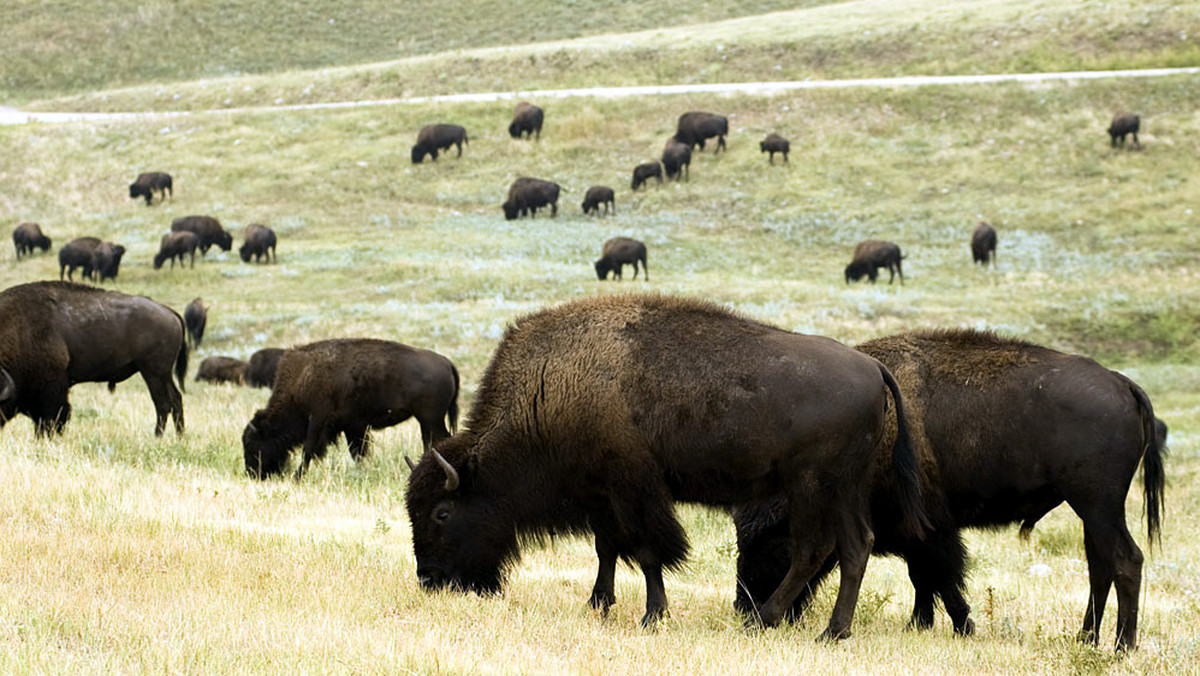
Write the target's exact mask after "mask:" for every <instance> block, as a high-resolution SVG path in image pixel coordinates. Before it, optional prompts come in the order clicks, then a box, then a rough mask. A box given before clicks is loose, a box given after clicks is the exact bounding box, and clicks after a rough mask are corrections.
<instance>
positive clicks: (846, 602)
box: [820, 505, 875, 641]
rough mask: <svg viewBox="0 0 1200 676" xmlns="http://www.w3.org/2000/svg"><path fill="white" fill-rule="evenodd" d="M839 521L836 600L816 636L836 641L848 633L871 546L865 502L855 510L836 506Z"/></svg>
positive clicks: (873, 540) (872, 540) (873, 539)
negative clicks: (828, 616) (860, 507)
mask: <svg viewBox="0 0 1200 676" xmlns="http://www.w3.org/2000/svg"><path fill="white" fill-rule="evenodd" d="M838 511H839V512H840V514H839V517H840V519H839V520H840V522H841V523H840V524H839V529H838V531H839V532H838V534H837V556H838V560H839V563H840V565H841V584H840V585H838V595H837V601H836V602H835V603H834V605H833V615H831V616H830V618H829V626H828V627H826V628H825V631H823V632H821V636H820V640H823V641H836V640H840V639H843V638H849V636H850V623H851V622H852V621H853V620H854V609H855V607H856V606H857V605H858V590H859V588H860V587H861V586H862V580H863V575H864V573H866V570H867V560H868V559H870V558H871V547H872V546H873V545H874V543H875V534H874V533H872V532H871V526H870V524H869V523H867V519H866V514H867V509H866V506H865V505H863V509H862V510H861V511H858V512H853V511H849V510H846V509H845V508H843V509H840V510H838Z"/></svg>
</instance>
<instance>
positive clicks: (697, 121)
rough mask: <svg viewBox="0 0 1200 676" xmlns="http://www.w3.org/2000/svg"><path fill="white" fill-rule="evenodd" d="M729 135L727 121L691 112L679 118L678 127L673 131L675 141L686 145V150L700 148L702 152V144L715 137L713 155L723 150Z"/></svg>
mask: <svg viewBox="0 0 1200 676" xmlns="http://www.w3.org/2000/svg"><path fill="white" fill-rule="evenodd" d="M728 133H729V120H728V119H726V118H725V117H723V116H721V115H714V114H712V113H705V112H700V111H695V110H693V111H691V112H687V113H684V114H683V115H680V116H679V126H678V128H676V130H675V140H676V141H679V142H680V143H686V144H687V146H688V148H692V147H694V146H697V145H698V146H700V152H704V142H705V141H706V140H707V139H710V138H712V137H714V136H715V137H717V149H716V150H714V151H713V154H714V155H715V154H716V153H718V152H720V151H721V150H724V149H725V136H726V134H728Z"/></svg>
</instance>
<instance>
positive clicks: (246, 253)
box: [238, 244, 250, 263]
mask: <svg viewBox="0 0 1200 676" xmlns="http://www.w3.org/2000/svg"><path fill="white" fill-rule="evenodd" d="M238 255H239V256H241V258H242V262H243V263H249V262H250V245H249V244H243V245H242V246H241V247H240V248H238Z"/></svg>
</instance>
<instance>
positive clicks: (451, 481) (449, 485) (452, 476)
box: [429, 448, 458, 493]
mask: <svg viewBox="0 0 1200 676" xmlns="http://www.w3.org/2000/svg"><path fill="white" fill-rule="evenodd" d="M429 450H430V452H432V453H433V458H434V459H435V460H437V463H438V464H439V465H441V466H442V469H443V470H445V471H446V492H447V493H453V492H454V491H456V490H458V470H456V469H454V465H451V464H450V463H448V462H446V459H445V458H443V457H442V454H441V453H438V452H437V449H434V448H431V449H429Z"/></svg>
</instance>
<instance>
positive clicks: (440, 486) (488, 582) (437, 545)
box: [405, 435, 518, 594]
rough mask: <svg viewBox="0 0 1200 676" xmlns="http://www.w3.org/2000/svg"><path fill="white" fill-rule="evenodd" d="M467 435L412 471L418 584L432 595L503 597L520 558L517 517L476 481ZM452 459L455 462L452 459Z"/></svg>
mask: <svg viewBox="0 0 1200 676" xmlns="http://www.w3.org/2000/svg"><path fill="white" fill-rule="evenodd" d="M463 439H464V435H459V436H457V437H453V438H451V439H449V440H446V441H444V442H442V443H441V444H439V448H440V449H441V450H442V451H445V453H446V456H443V455H441V453H440V452H439V451H438V450H430V451H427V452H426V453H425V454H424V455H423V456H422V457H421V461H420V462H419V463H417V464H416V466H415V467H414V468H413V471H412V474H411V475H410V476H409V480H408V491H407V492H406V494H405V506H406V507H407V509H408V518H409V521H410V522H411V523H412V534H413V553H414V554H415V555H416V557H417V579H418V581H419V582H420V584H421V587H422V588H424V589H426V590H427V591H436V590H439V589H447V588H448V589H453V590H455V591H460V592H469V591H473V592H476V593H479V594H498V593H499V592H500V590H501V589H502V588H503V586H504V577H505V573H506V572H507V570H508V568H509V567H510V566H511V565H512V564H513V563H514V562H515V561H516V560H517V558H518V539H517V532H516V528H515V525H514V520H513V517H512V514H511V513H510V512H508V511H506V509H507V510H511V509H512V507H511V506H508V507H507V508H506V506H505V504H504V503H503V502H502V501H500V500H498V499H496V498H494V497H490V496H489V495H488V491H487V490H486V489H481V486H480V484H481V483H482V482H480V481H477V480H476V478H477V476H478V471H477V467H476V463H475V462H474V461H473V457H474V456H470V457H471V458H472V460H468V454H467V444H466V443H463ZM447 457H449V458H451V459H453V461H451V460H447V459H446V458H447Z"/></svg>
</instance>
